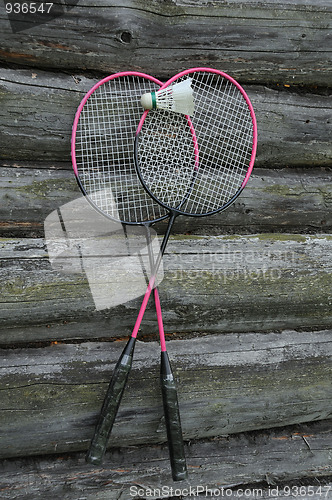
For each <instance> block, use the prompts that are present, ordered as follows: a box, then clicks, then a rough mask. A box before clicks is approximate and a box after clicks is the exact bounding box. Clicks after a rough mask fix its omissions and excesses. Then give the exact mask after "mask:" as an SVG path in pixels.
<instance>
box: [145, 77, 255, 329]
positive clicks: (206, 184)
mask: <svg viewBox="0 0 332 500" xmlns="http://www.w3.org/2000/svg"><path fill="white" fill-rule="evenodd" d="M188 78H190V79H191V87H192V89H193V98H194V108H195V110H194V113H193V116H192V117H191V120H188V119H187V118H186V117H183V116H181V115H180V114H176V113H172V112H169V111H163V110H160V111H159V112H158V113H151V112H149V111H146V112H145V113H144V114H143V116H142V118H141V121H140V123H139V127H138V129H137V134H136V138H135V164H136V169H137V173H138V176H139V178H140V181H141V183H142V185H143V187H144V188H145V190H146V192H147V193H148V194H149V195H150V196H151V198H152V199H154V200H155V201H156V202H157V203H159V204H160V206H161V207H162V208H163V209H166V210H167V211H168V213H169V215H170V219H169V223H168V227H167V230H166V232H165V236H164V239H163V242H162V244H161V251H160V254H159V255H158V258H157V260H156V262H155V267H154V271H153V273H152V276H151V278H150V282H149V286H148V289H147V292H146V294H145V296H144V299H143V302H142V306H141V309H140V312H139V318H138V321H139V322H140V321H141V318H142V316H143V314H144V310H145V307H146V304H147V301H148V298H149V295H150V293H151V290H152V288H153V285H154V281H155V279H156V274H157V272H158V268H159V266H160V262H161V259H162V255H163V254H164V252H165V248H166V245H167V241H168V239H169V236H170V232H171V228H172V226H173V223H174V221H175V219H176V217H178V216H179V215H187V216H196V217H201V216H207V215H212V214H216V213H218V212H221V211H223V210H226V209H227V208H228V207H229V206H230V205H231V204H232V203H234V202H235V200H236V199H237V198H238V196H239V195H240V194H241V192H242V191H243V189H244V188H245V186H246V184H247V182H248V180H249V177H250V174H251V172H252V169H253V165H254V161H255V156H256V148H257V124H256V118H255V114H254V110H253V107H252V104H251V102H250V100H249V98H248V96H247V94H246V93H245V91H244V90H243V88H242V87H241V86H240V85H239V84H238V83H237V82H236V81H235V80H234V79H233V78H231V77H230V76H228V75H227V74H225V73H223V72H220V71H218V70H214V69H210V68H193V69H189V70H186V71H184V72H182V73H180V74H178V75H176V76H175V77H173V78H171V80H169V81H168V82H167V84H165V85H172V84H176V83H179V82H181V81H183V80H185V79H188Z"/></svg>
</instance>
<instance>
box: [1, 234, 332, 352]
mask: <svg viewBox="0 0 332 500" xmlns="http://www.w3.org/2000/svg"><path fill="white" fill-rule="evenodd" d="M123 238H124V237H123ZM82 241H83V242H84V239H83V240H82ZM105 242H106V243H105V245H106V247H108V246H109V247H110V248H113V247H112V245H113V244H114V243H113V240H107V239H106V240H105ZM60 243H63V241H62V242H61V240H60ZM75 244H76V240H74V244H73V246H72V247H69V252H68V258H66V257H64V259H62V260H61V259H60V261H55V264H57V262H58V263H59V265H56V269H58V270H56V269H52V267H51V264H50V262H49V260H48V254H47V250H46V248H45V242H44V240H38V239H32V240H29V239H22V240H6V239H4V240H2V241H1V270H0V276H1V290H0V300H1V302H0V308H1V313H0V314H1V325H0V339H1V343H2V344H7V343H10V342H22V341H26V342H28V341H31V342H33V341H37V340H60V339H73V338H81V339H91V338H104V337H107V338H109V337H121V336H123V335H128V334H130V333H131V330H132V327H133V325H134V322H135V319H136V316H137V310H138V307H139V305H140V303H141V297H139V298H137V299H134V298H132V300H129V301H128V298H130V297H132V296H131V295H130V294H129V292H128V285H129V290H130V286H131V285H130V284H131V281H130V279H129V280H128V273H127V271H126V269H124V268H123V266H122V267H121V266H120V265H119V263H120V262H121V259H120V261H119V260H118V259H116V260H115V261H114V260H112V257H111V256H109V255H107V254H106V256H104V257H103V256H101V258H99V257H98V252H99V249H100V248H101V247H100V243H99V242H98V240H97V242H96V246H95V249H96V256H97V259H98V258H99V260H98V265H97V264H96V263H95V261H93V260H92V261H91V260H90V259H91V258H93V254H92V253H91V252H90V253H87V254H86V255H85V254H84V253H83V254H82V252H81V253H80V252H77V250H76V253H75V248H76V247H75ZM331 248H332V247H331V236H330V235H320V236H317V237H316V236H310V235H298V234H297V235H289V234H261V235H251V236H239V235H233V236H221V237H215V236H210V237H207V236H206V237H205V236H195V237H194V238H190V237H185V236H182V235H181V236H180V235H175V236H173V237H172V238H171V240H170V243H169V245H168V248H167V253H166V255H165V258H164V261H163V265H164V280H163V281H162V283H161V285H160V286H159V289H160V294H161V300H162V305H163V311H164V317H165V327H166V331H167V333H169V334H172V333H174V332H177V333H183V334H184V333H186V332H237V331H252V330H255V331H266V330H271V329H272V330H273V329H284V328H306V329H311V328H314V329H319V328H329V327H330V325H331V284H332V281H331V280H332V274H331V262H332V259H331ZM73 252H74V253H73ZM64 255H65V256H66V253H65V254H64ZM123 257H124V256H123ZM126 262H127V261H126ZM91 263H92V266H91ZM113 264H114V265H113ZM93 265H95V266H96V272H97V271H99V270H100V275H97V274H96V276H97V277H96V279H94V276H93V275H92V277H91V272H89V271H91V270H93V269H92V268H93ZM126 265H127V264H126ZM89 266H90V267H89ZM59 269H61V271H60V270H59ZM75 269H76V271H78V272H79V273H81V274H75V273H74V272H75ZM104 269H105V272H104ZM128 269H129V270H130V269H132V268H130V267H128ZM84 271H85V273H84ZM136 271H137V275H138V276H140V275H141V276H143V274H142V271H141V270H140V268H137V269H136ZM124 280H125V282H124ZM96 289H97V292H96ZM144 291H145V285H144V288H141V289H140V291H139V292H138V293H137V297H138V296H139V295H142V294H143V292H144ZM121 293H122V294H123V297H122V299H121V300H120V302H121V303H120V304H119V303H118V305H116V300H117V298H118V296H119V295H120V294H121ZM126 294H128V295H126ZM134 296H135V295H134ZM94 299H95V300H94ZM97 300H104V304H105V305H104V306H103V307H102V308H100V309H98V310H96V307H97V302H96V301H97ZM126 300H127V301H126ZM114 301H115V302H114ZM142 329H143V330H144V332H145V333H147V334H152V333H155V331H156V318H155V310H154V307H153V306H152V303H151V304H150V305H149V307H148V310H147V312H146V314H145V317H144V320H143V323H142Z"/></svg>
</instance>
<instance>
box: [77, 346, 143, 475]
mask: <svg viewBox="0 0 332 500" xmlns="http://www.w3.org/2000/svg"><path fill="white" fill-rule="evenodd" d="M135 340H136V339H135V338H133V337H130V339H129V340H128V342H127V345H126V347H125V348H124V350H123V352H122V354H121V356H120V358H119V361H118V362H117V364H116V367H115V369H114V373H113V376H112V379H111V382H110V385H109V386H108V389H107V393H106V396H105V399H104V403H103V406H102V409H101V412H100V416H99V420H98V423H97V426H96V429H95V433H94V436H93V438H92V441H91V444H90V448H89V450H88V452H87V454H86V457H85V460H86V461H87V462H89V463H91V464H96V465H99V464H100V463H101V462H102V459H103V457H104V454H105V450H106V446H107V442H108V438H109V435H110V433H111V430H112V427H113V424H114V420H115V417H116V414H117V413H118V409H119V406H120V402H121V399H122V395H123V392H124V388H125V386H126V383H127V379H128V375H129V372H130V369H131V365H132V360H133V353H134V347H135Z"/></svg>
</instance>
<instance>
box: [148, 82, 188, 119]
mask: <svg viewBox="0 0 332 500" xmlns="http://www.w3.org/2000/svg"><path fill="white" fill-rule="evenodd" d="M191 82H192V79H191V78H187V79H186V80H183V81H182V82H180V83H175V84H174V85H170V86H169V87H166V88H165V89H162V90H157V91H156V92H150V93H148V94H144V95H142V98H141V104H142V106H143V108H144V109H167V110H169V111H174V112H175V113H183V114H184V115H190V116H192V115H193V114H194V97H193V89H192V88H191Z"/></svg>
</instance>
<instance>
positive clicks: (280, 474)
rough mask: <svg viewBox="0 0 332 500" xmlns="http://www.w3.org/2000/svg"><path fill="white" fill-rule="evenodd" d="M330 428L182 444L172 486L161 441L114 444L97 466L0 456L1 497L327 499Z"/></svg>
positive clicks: (60, 458)
mask: <svg viewBox="0 0 332 500" xmlns="http://www.w3.org/2000/svg"><path fill="white" fill-rule="evenodd" d="M330 429H331V422H330V421H324V422H315V423H312V424H310V425H308V424H306V425H301V426H295V427H293V426H291V427H287V428H284V429H279V430H274V431H272V432H270V433H267V432H255V433H253V434H251V433H247V434H239V435H234V436H229V437H228V438H218V439H214V440H211V441H208V440H205V441H194V442H191V443H186V445H185V450H186V454H187V460H188V465H189V479H188V481H186V482H184V483H178V484H175V483H172V482H171V481H170V472H169V464H168V459H167V450H166V449H165V446H157V445H155V446H143V447H130V448H119V449H117V450H114V451H113V452H110V453H107V455H106V458H105V463H104V466H103V467H98V468H97V469H96V468H93V467H91V466H89V465H87V464H86V463H85V462H84V456H83V454H82V453H76V454H70V455H69V454H68V455H66V454H62V455H53V456H50V457H45V458H44V457H33V458H30V459H27V458H26V459H15V460H6V461H2V462H0V490H1V496H2V498H3V499H4V500H5V499H8V500H9V499H10V500H12V499H13V498H20V499H22V500H28V499H31V498H33V499H34V500H39V499H41V500H44V499H45V498H47V497H48V496H51V498H52V500H74V499H75V500H77V499H81V498H82V499H83V498H84V500H93V499H96V500H128V499H129V498H132V499H133V500H135V499H141V498H151V499H161V498H164V499H165V498H166V495H167V498H170V496H169V495H171V498H173V499H175V498H184V496H183V495H184V494H185V492H186V491H187V490H188V489H189V488H190V487H191V488H192V490H191V492H192V495H191V497H193V495H195V497H194V498H201V499H202V498H209V499H211V500H220V498H233V499H234V498H241V496H243V494H244V492H245V491H246V498H250V497H249V494H250V493H251V497H252V498H263V499H265V498H269V499H271V498H290V495H291V494H292V493H294V494H295V493H298V495H296V496H299V497H300V498H312V499H313V500H320V499H322V498H329V494H330V491H331V483H330V482H329V479H328V477H327V478H326V477H324V476H328V474H331V472H332V469H331V462H330V459H329V453H331V448H332V443H331V433H330ZM290 457H291V459H290ZM301 486H302V488H301ZM162 487H164V491H161V489H162ZM171 488H172V489H171ZM300 488H301V489H300ZM153 490H155V491H153ZM232 491H233V494H232ZM241 493H242V495H241ZM300 493H301V496H300ZM306 494H308V496H307V497H306V496H305V495H306ZM181 495H182V496H181ZM226 495H227V496H226ZM186 496H188V495H186ZM188 498H190V496H188Z"/></svg>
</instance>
